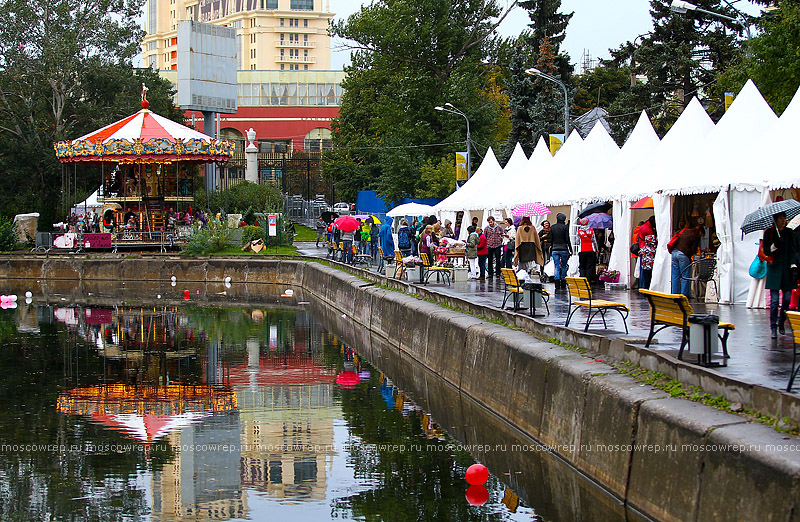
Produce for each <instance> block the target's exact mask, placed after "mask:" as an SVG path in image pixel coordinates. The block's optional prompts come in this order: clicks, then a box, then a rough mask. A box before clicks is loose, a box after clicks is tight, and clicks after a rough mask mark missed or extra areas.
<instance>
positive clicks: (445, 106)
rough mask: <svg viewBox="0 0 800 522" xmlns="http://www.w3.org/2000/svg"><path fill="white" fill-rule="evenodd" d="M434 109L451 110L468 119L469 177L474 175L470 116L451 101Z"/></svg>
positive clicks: (452, 112)
mask: <svg viewBox="0 0 800 522" xmlns="http://www.w3.org/2000/svg"><path fill="white" fill-rule="evenodd" d="M434 109H436V110H437V111H444V112H449V113H451V114H458V115H460V116H463V117H464V120H466V122H467V179H469V178H470V177H471V176H472V140H471V139H470V135H469V118H467V115H466V114H464V113H463V112H461V111H460V110H458V109H456V108H455V106H453V104H452V103H449V102H448V103H445V104H444V107H442V106H441V105H438V106H436V107H434Z"/></svg>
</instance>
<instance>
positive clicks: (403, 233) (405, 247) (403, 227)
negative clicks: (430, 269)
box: [386, 218, 412, 257]
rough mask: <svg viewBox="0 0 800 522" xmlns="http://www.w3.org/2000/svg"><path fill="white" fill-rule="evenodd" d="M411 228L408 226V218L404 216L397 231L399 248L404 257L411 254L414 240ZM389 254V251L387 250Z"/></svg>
mask: <svg viewBox="0 0 800 522" xmlns="http://www.w3.org/2000/svg"><path fill="white" fill-rule="evenodd" d="M411 235H412V232H411V229H410V228H408V220H407V219H405V218H403V219H401V220H400V229H399V230H398V231H397V249H398V250H399V251H400V254H401V255H402V256H403V257H408V256H410V255H411V249H412V241H411ZM386 254H387V255H388V252H386Z"/></svg>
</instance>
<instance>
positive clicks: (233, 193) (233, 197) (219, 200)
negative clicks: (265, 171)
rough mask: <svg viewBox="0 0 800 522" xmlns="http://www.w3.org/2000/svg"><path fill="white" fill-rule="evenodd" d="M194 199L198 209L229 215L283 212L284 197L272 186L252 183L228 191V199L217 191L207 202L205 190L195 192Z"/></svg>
mask: <svg viewBox="0 0 800 522" xmlns="http://www.w3.org/2000/svg"><path fill="white" fill-rule="evenodd" d="M194 199H195V202H196V204H197V206H198V207H200V208H208V209H211V210H212V212H217V210H219V209H222V208H224V209H226V211H227V213H229V214H247V213H249V212H251V211H252V212H264V213H270V212H282V211H283V197H282V196H281V193H280V191H279V190H278V189H277V188H275V187H273V186H272V185H257V184H256V183H253V182H251V181H242V182H240V183H237V184H236V185H234V186H233V187H231V188H230V189H228V191H227V197H226V194H225V192H224V191H217V192H211V193H209V195H208V200H206V192H205V190H204V189H203V190H198V191H196V192H195V195H194ZM248 224H250V223H249V222H248Z"/></svg>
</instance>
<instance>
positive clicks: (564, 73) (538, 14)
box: [519, 0, 575, 79]
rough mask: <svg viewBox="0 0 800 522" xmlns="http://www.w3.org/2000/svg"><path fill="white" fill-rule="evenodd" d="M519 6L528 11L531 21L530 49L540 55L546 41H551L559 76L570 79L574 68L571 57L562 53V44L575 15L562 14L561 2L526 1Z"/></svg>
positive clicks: (529, 25) (528, 36)
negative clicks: (560, 10)
mask: <svg viewBox="0 0 800 522" xmlns="http://www.w3.org/2000/svg"><path fill="white" fill-rule="evenodd" d="M519 6H520V7H522V8H523V9H527V10H528V17H529V18H530V20H531V23H530V24H528V27H530V28H531V30H530V32H529V33H527V34H526V36H525V38H526V40H527V42H528V46H529V47H530V49H532V50H533V51H534V53H538V52H539V48H540V47H541V46H542V44H543V43H544V41H545V39H549V41H550V45H551V46H553V52H554V55H555V64H556V69H557V70H558V76H559V77H560V78H567V79H569V78H570V77H571V76H572V71H573V67H572V64H570V57H569V55H568V54H566V53H562V52H561V44H562V43H563V42H564V38H565V37H566V36H567V34H566V31H567V26H568V25H569V21H570V19H572V15H574V14H575V13H569V14H564V13H560V12H559V9H561V0H525V1H522V2H519ZM536 59H538V56H535V57H534V60H536Z"/></svg>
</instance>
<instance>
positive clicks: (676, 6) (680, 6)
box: [669, 0, 750, 40]
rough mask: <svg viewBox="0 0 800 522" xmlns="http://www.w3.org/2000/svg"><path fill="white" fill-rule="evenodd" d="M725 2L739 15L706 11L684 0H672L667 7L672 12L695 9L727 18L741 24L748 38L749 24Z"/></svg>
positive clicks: (737, 11) (684, 11)
mask: <svg viewBox="0 0 800 522" xmlns="http://www.w3.org/2000/svg"><path fill="white" fill-rule="evenodd" d="M725 3H726V4H728V7H730V8H731V9H733V10H734V11H736V13H737V14H738V15H739V16H736V17H734V16H728V15H724V14H720V13H715V12H714V11H708V10H706V9H702V8H700V7H697V6H696V5H694V4H692V3H689V2H685V1H684V0H672V4H670V6H669V8H670V10H671V11H672V12H673V13H678V14H686V12H687V11H697V12H699V13H705V14H707V15H711V16H716V17H717V18H722V19H723V20H728V21H730V22H734V23H737V24H739V25H741V26H742V28H743V29H744V31H745V32H746V33H747V39H748V40H749V39H750V24H748V23H747V20H746V19H745V18H744V15H743V14H742V13H740V12H739V10H738V9H736V8H735V7H733V6H732V5H731V4H729V3H728V2H725Z"/></svg>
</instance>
